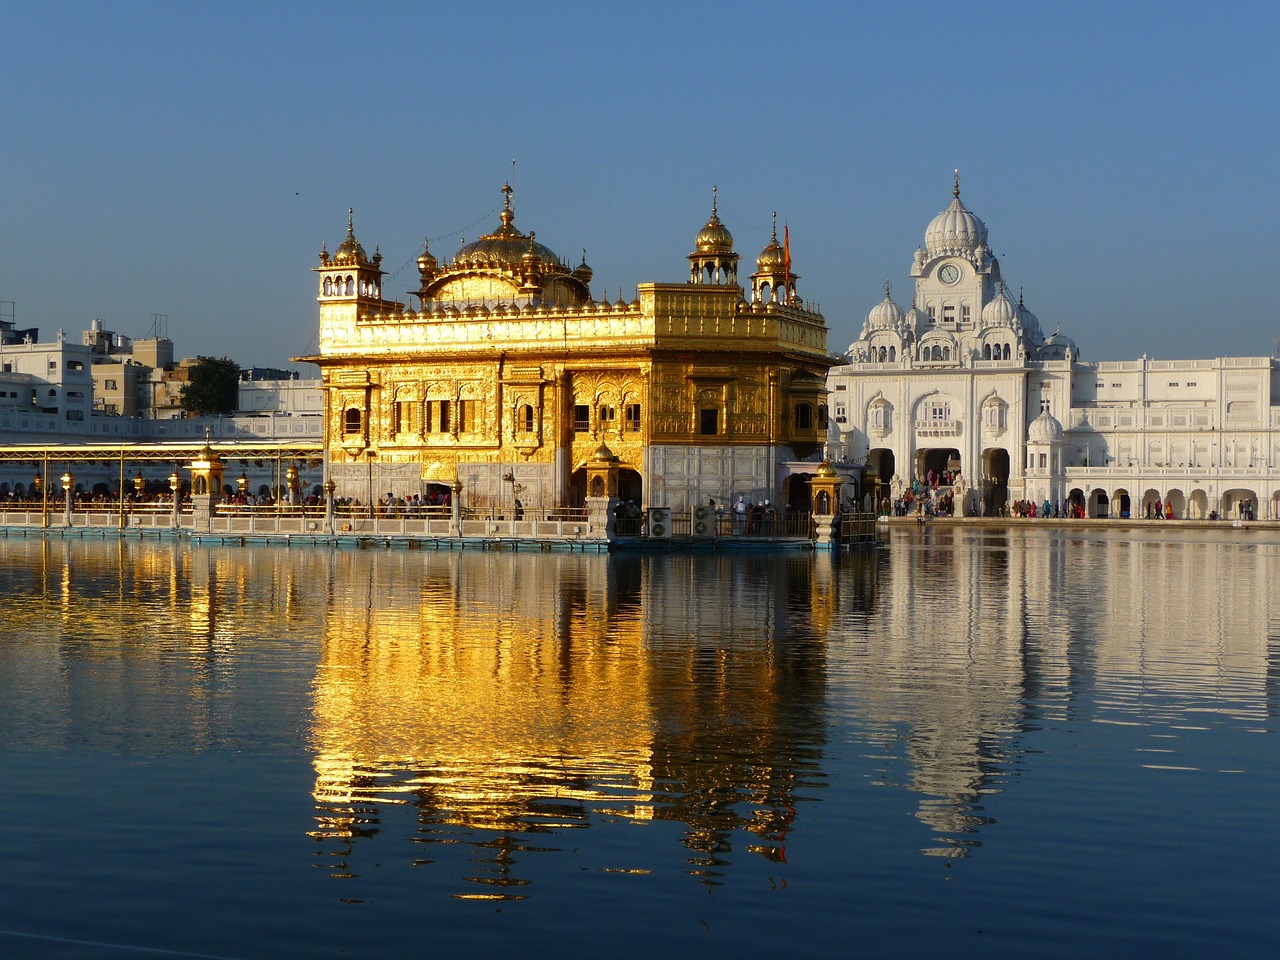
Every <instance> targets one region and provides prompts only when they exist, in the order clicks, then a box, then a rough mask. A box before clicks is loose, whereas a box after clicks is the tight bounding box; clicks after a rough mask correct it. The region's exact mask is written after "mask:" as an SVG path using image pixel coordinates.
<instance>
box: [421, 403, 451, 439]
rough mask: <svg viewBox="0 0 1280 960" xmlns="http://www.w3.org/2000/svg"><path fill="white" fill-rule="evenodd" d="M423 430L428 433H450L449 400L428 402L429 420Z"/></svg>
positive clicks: (427, 419)
mask: <svg viewBox="0 0 1280 960" xmlns="http://www.w3.org/2000/svg"><path fill="white" fill-rule="evenodd" d="M423 430H424V432H426V433H448V432H449V401H448V400H428V401H427V418H426V422H425V423H424V424H423Z"/></svg>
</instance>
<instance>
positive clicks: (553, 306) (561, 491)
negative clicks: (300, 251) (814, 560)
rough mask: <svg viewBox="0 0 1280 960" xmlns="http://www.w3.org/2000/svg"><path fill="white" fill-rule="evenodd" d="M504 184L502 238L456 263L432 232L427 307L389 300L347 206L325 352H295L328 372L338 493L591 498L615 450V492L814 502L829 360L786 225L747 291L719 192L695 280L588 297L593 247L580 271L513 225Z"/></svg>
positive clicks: (639, 498)
mask: <svg viewBox="0 0 1280 960" xmlns="http://www.w3.org/2000/svg"><path fill="white" fill-rule="evenodd" d="M502 190H503V194H504V198H503V204H502V210H501V214H500V224H499V226H498V228H497V229H496V230H495V231H494V232H492V233H488V234H485V235H484V236H482V237H480V238H479V239H478V240H476V241H474V242H472V243H469V244H467V245H465V246H464V247H462V248H461V249H460V250H459V251H458V253H457V254H456V255H455V256H454V257H453V259H452V260H451V261H449V262H447V263H442V262H440V261H439V260H437V258H436V257H435V256H434V255H433V254H432V253H431V251H430V249H429V245H426V246H424V249H423V251H422V253H421V255H420V256H419V257H418V260H417V264H418V272H419V274H420V275H421V285H420V286H419V288H418V289H417V290H416V291H415V292H414V293H413V294H412V296H414V297H416V298H417V300H418V301H419V302H418V305H417V307H416V308H411V307H409V306H406V305H405V304H403V303H400V302H397V301H394V300H387V299H384V298H383V293H382V281H383V277H384V276H385V271H383V270H382V268H381V263H382V255H381V252H380V251H378V250H375V253H374V255H373V256H372V257H369V256H368V254H367V253H366V252H365V249H364V247H363V246H362V245H361V244H360V242H359V241H358V240H357V239H356V236H355V230H354V224H353V221H352V218H351V217H350V216H349V217H348V222H347V236H346V238H345V239H344V240H343V241H342V243H341V244H340V245H339V246H338V247H337V249H336V250H335V251H334V252H333V254H330V253H329V252H328V250H327V249H324V248H322V249H321V252H320V263H319V266H317V267H315V268H314V269H315V272H316V273H317V274H318V278H319V291H318V292H319V296H318V301H319V305H320V331H319V350H318V352H317V354H316V355H315V356H308V357H300V358H296V359H298V360H302V361H306V362H311V363H315V364H317V365H318V366H319V367H320V371H321V376H322V378H323V383H324V388H325V445H326V448H327V452H328V458H329V466H330V476H331V479H332V480H333V482H334V483H335V484H336V485H337V495H338V496H339V497H344V496H345V497H353V498H357V499H359V498H368V499H369V500H372V499H375V498H378V497H381V496H384V495H386V494H387V493H395V494H396V495H397V496H404V495H407V494H410V493H418V494H429V493H430V492H431V491H432V490H433V488H434V489H439V490H440V491H441V492H443V489H444V488H446V487H448V486H450V485H452V484H454V483H455V482H459V483H461V484H462V488H463V489H465V491H466V494H465V496H466V500H467V503H468V504H469V505H470V506H475V507H480V508H486V507H487V508H491V509H492V508H495V507H503V506H504V505H511V506H513V507H514V506H515V501H517V500H519V501H521V502H522V504H523V505H524V506H525V507H530V508H534V509H551V508H556V507H564V506H580V505H582V504H583V502H584V499H585V497H586V493H587V488H586V479H587V477H586V464H587V463H588V462H589V461H591V460H593V458H598V457H599V456H600V455H601V454H602V452H603V453H604V454H605V455H606V456H608V457H609V458H610V459H611V458H612V457H616V458H617V464H618V473H617V477H618V484H617V490H616V493H617V495H618V497H619V498H621V499H622V500H634V501H635V502H636V503H637V504H638V505H641V506H643V507H649V506H665V507H670V508H674V509H689V508H690V507H692V506H693V505H694V504H699V503H702V504H705V503H707V501H708V500H709V499H715V500H716V501H717V502H718V503H721V504H724V505H726V506H727V505H728V504H730V503H731V502H732V501H733V500H734V499H735V498H737V497H738V496H744V497H746V498H747V499H748V500H753V501H756V502H759V501H762V500H765V499H772V500H774V501H775V502H782V503H789V504H791V505H793V506H794V507H795V508H797V509H802V510H807V509H808V506H809V504H808V497H809V493H808V489H807V487H806V486H805V484H804V483H803V482H797V483H794V484H793V483H791V482H790V481H791V479H792V476H793V475H798V474H801V473H803V471H804V469H805V468H804V467H803V466H799V465H800V464H803V462H804V461H806V460H807V459H808V458H811V457H814V456H815V455H817V457H818V459H820V454H821V449H822V444H823V441H824V438H825V436H826V429H827V415H826V387H825V374H826V371H827V369H828V368H829V367H830V366H831V365H832V363H833V362H834V361H833V360H832V359H830V358H829V356H828V353H827V328H826V324H825V322H824V320H823V317H822V314H821V313H820V312H819V311H818V310H817V309H816V308H814V307H812V306H811V305H808V304H806V303H804V302H803V301H801V299H800V298H799V297H798V295H797V293H796V281H797V279H798V277H797V275H796V274H795V273H794V272H793V271H792V269H791V262H790V252H789V249H788V248H787V247H784V245H783V244H780V243H779V242H778V237H777V228H776V220H775V226H774V230H773V236H772V238H771V240H770V242H769V244H768V245H767V246H766V247H765V248H764V250H763V251H762V252H761V254H760V256H759V257H758V259H757V261H756V271H755V272H754V273H753V274H751V276H750V279H749V288H744V286H743V285H741V284H740V282H739V279H738V260H739V257H738V254H737V253H735V252H734V249H733V237H732V235H731V234H730V232H729V230H728V229H727V228H726V227H725V225H724V224H723V223H722V222H721V221H720V218H719V215H718V210H717V199H716V197H715V194H714V192H713V196H712V206H711V217H710V219H709V220H708V221H707V223H706V224H705V225H704V226H703V227H702V229H701V230H700V231H699V232H698V234H697V236H696V238H695V240H694V251H693V252H692V253H690V254H689V255H688V261H689V279H688V280H687V281H686V282H684V283H642V284H640V285H639V286H638V287H637V294H636V296H635V298H634V299H632V300H631V302H629V303H628V302H625V301H624V300H623V299H622V298H621V297H619V298H618V299H617V300H616V301H615V302H612V303H611V302H609V300H608V299H607V297H601V298H600V299H596V298H595V297H594V296H593V294H592V291H591V279H592V270H591V268H590V267H589V266H588V265H587V263H586V257H585V254H584V255H583V258H582V262H581V263H579V264H578V265H577V266H576V267H571V266H570V265H568V264H567V263H566V262H565V261H563V260H562V259H561V258H560V257H559V256H557V255H556V254H555V253H554V252H552V251H551V250H550V249H549V248H548V247H546V246H544V245H543V244H542V243H540V242H538V240H537V238H536V234H535V233H534V232H532V231H530V232H529V233H528V234H525V233H523V232H521V231H520V230H519V229H518V228H517V227H516V225H515V209H514V205H513V202H512V195H513V191H512V188H511V187H510V185H504V186H503V188H502ZM788 246H789V245H788ZM605 448H607V449H605ZM807 469H808V470H810V471H811V470H812V469H813V466H812V465H810V466H809V467H808V468H807Z"/></svg>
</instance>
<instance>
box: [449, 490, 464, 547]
mask: <svg viewBox="0 0 1280 960" xmlns="http://www.w3.org/2000/svg"><path fill="white" fill-rule="evenodd" d="M449 490H450V492H451V493H452V494H453V496H451V497H450V498H449V535H450V536H454V537H460V536H462V481H461V480H454V481H453V483H452V484H451V485H450V487H449Z"/></svg>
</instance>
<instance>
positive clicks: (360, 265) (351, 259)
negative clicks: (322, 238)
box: [314, 207, 384, 301]
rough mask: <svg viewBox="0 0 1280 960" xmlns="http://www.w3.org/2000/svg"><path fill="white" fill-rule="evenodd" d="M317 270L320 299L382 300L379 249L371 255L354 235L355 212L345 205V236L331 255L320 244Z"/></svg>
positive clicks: (380, 254)
mask: <svg viewBox="0 0 1280 960" xmlns="http://www.w3.org/2000/svg"><path fill="white" fill-rule="evenodd" d="M314 269H315V271H316V272H317V273H318V274H320V291H319V293H320V299H321V300H330V299H347V300H351V299H354V300H364V301H372V300H381V298H382V277H383V274H384V271H383V270H382V252H381V250H378V249H376V248H375V250H374V254H373V257H372V258H370V257H369V255H368V254H366V253H365V250H364V247H362V246H361V245H360V241H359V240H357V239H356V231H355V213H354V211H353V210H352V209H351V208H350V207H348V208H347V236H346V238H345V239H344V240H343V241H342V243H340V244H339V245H338V249H337V250H335V251H334V252H333V255H332V256H330V254H329V251H328V249H327V247H325V245H324V244H321V245H320V266H318V267H316V268H314Z"/></svg>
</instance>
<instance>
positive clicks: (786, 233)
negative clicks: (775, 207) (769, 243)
mask: <svg viewBox="0 0 1280 960" xmlns="http://www.w3.org/2000/svg"><path fill="white" fill-rule="evenodd" d="M782 260H783V263H784V265H785V266H786V271H787V286H788V287H789V286H791V228H790V227H789V226H788V225H787V224H785V223H784V224H783V225H782Z"/></svg>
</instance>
